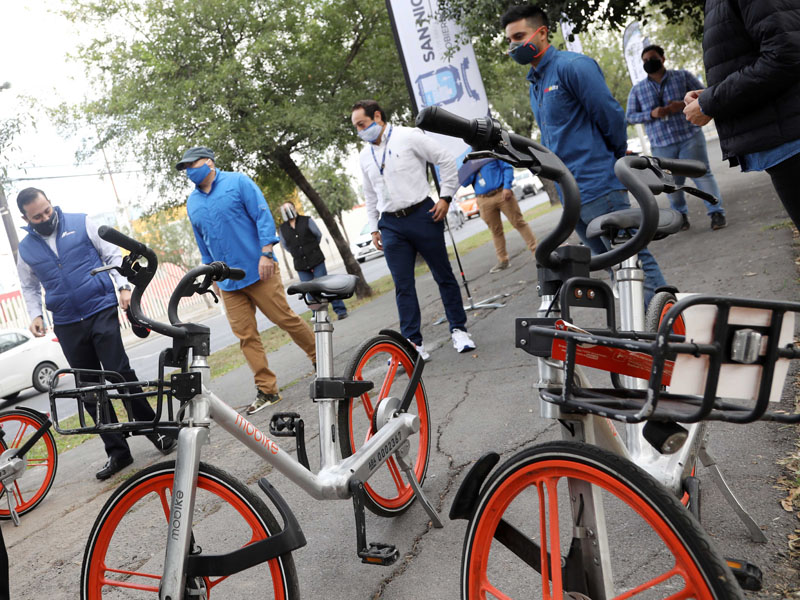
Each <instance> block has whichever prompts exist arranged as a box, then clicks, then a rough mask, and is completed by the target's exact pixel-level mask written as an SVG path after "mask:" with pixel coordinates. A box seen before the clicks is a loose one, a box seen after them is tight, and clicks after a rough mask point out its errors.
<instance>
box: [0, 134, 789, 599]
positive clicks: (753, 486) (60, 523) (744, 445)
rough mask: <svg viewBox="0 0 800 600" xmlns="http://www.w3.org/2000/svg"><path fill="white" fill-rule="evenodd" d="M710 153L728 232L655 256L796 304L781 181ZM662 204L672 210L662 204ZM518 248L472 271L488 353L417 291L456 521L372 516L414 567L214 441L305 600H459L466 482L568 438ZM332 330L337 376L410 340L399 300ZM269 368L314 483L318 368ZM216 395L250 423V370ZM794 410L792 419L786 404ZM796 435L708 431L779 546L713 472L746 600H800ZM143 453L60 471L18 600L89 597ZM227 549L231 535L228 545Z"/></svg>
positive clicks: (148, 454)
mask: <svg viewBox="0 0 800 600" xmlns="http://www.w3.org/2000/svg"><path fill="white" fill-rule="evenodd" d="M709 150H710V153H711V155H712V157H714V163H713V168H714V171H715V174H716V175H717V177H718V179H719V183H720V187H721V189H722V194H723V198H724V202H725V206H726V209H727V211H728V221H729V226H728V228H727V229H723V230H721V231H716V232H712V231H710V230H709V228H708V218H707V217H706V216H705V214H704V210H703V207H702V204H701V203H699V202H698V203H693V204H691V208H690V217H691V221H692V228H691V229H690V230H689V231H687V232H683V233H680V234H677V235H675V236H672V237H670V238H667V239H665V240H661V241H658V242H654V243H653V244H652V245H651V249H652V250H653V253H654V254H655V256H656V258H657V259H658V261H659V263H660V265H661V267H662V270H663V272H664V274H665V277H666V279H667V281H668V282H669V283H671V284H673V285H677V286H678V287H679V288H680V289H681V290H683V291H706V292H713V291H716V292H719V293H723V294H727V295H736V296H745V297H759V298H780V299H791V300H794V299H796V298H797V296H798V293H797V292H798V283H797V272H796V266H795V262H794V259H795V254H794V250H793V240H792V234H791V230H790V229H789V228H787V227H785V226H783V223H784V222H785V221H786V220H787V219H786V216H785V214H784V212H783V210H782V207H781V206H780V204H779V202H778V201H777V199H776V198H775V195H774V191H773V190H772V188H771V185H770V184H769V179H768V177H767V176H766V175H764V174H750V175H747V174H742V173H739V172H738V171H735V170H731V169H728V168H727V165H725V164H722V163H721V162H720V161H719V160H718V157H719V150H718V147H716V145H715V144H710V148H709ZM660 200H661V201H662V205H663V204H664V203H665V199H664V198H661V199H660ZM559 214H560V213H559V211H553V212H551V213H549V214H547V215H544V216H543V217H540V218H538V219H536V220H535V221H533V222H532V223H531V226H532V227H533V229H534V232H535V233H536V234H537V236H538V237H540V238H541V237H542V236H544V235H545V233H546V232H548V231H550V230H551V229H552V228H553V226H554V225H555V223H556V221H557V219H558V217H559ZM476 225H478V224H477V223H475V224H471V225H469V226H468V227H473V226H476ZM507 239H508V244H509V250H510V253H511V256H512V258H511V267H510V268H509V269H507V270H506V271H503V272H501V273H497V274H493V275H489V274H488V270H489V268H490V267H491V266H492V265H493V264H494V263H495V257H494V251H493V248H492V244H491V243H489V244H486V245H485V246H482V247H480V248H477V249H476V250H474V251H473V252H470V253H469V254H467V255H466V256H465V257H463V258H464V264H465V269H466V272H467V273H468V274H469V278H470V289H471V290H472V293H473V296H474V297H475V298H483V297H486V296H490V295H493V294H498V293H504V294H508V296H507V297H506V300H505V301H506V306H505V307H504V308H501V309H497V310H483V311H475V312H471V313H470V314H469V322H468V327H469V330H470V332H471V333H472V335H473V337H474V339H475V341H476V343H477V345H478V348H477V350H476V351H475V352H471V353H466V354H457V353H456V352H455V351H454V350H453V349H452V347H451V344H450V339H449V334H448V331H447V328H446V327H445V326H443V325H441V326H437V325H433V323H434V321H435V320H436V319H437V318H438V317H439V316H440V315H441V312H442V309H441V302H440V301H439V296H438V290H437V288H436V285H435V283H434V282H433V281H432V279H431V277H430V275H426V276H422V277H420V278H419V279H418V282H417V287H418V293H419V296H420V305H421V306H422V313H423V335H424V337H425V346H426V348H427V349H429V350H430V351H431V354H432V361H431V362H430V363H428V365H426V368H425V373H424V376H423V379H424V382H425V388H426V390H427V393H428V396H429V399H430V412H431V415H430V416H431V435H432V440H431V459H430V465H429V469H428V475H427V479H426V481H425V483H424V486H423V487H424V490H425V492H426V494H427V495H428V497H429V498H431V499H432V500H433V502H434V504H435V506H436V507H437V509H438V510H439V512H440V513H441V514H442V515H443V517H444V518H445V519H444V520H445V527H444V529H441V530H439V529H431V528H430V527H429V526H428V519H427V517H426V515H425V514H424V513H423V511H422V509H421V507H419V506H413V507H412V508H411V509H410V510H409V511H408V512H407V513H406V514H404V515H402V516H401V517H398V518H396V519H379V518H377V517H375V516H373V515H371V514H369V513H368V514H367V535H368V538H369V539H370V540H374V541H383V542H389V543H392V544H395V545H397V547H398V548H399V549H400V553H401V559H400V561H398V563H396V564H395V565H394V566H392V567H388V568H384V567H376V566H368V565H363V564H361V562H360V561H359V560H358V558H357V557H356V555H355V533H354V527H353V513H352V504H351V503H350V501H344V502H326V503H322V502H319V501H315V500H313V499H311V498H309V497H308V496H307V495H306V494H305V493H303V492H302V491H301V490H299V488H297V487H296V486H294V485H293V484H292V483H291V482H290V481H288V480H287V479H286V478H285V477H283V476H282V475H280V474H278V473H275V472H273V471H272V469H271V468H270V467H269V466H267V465H264V464H263V463H262V462H261V461H260V460H259V459H258V458H257V457H255V456H254V455H252V454H250V453H249V452H248V451H247V449H245V448H244V447H242V446H239V445H236V444H234V443H231V440H230V439H229V438H228V437H227V436H226V435H225V434H224V432H222V431H221V430H219V429H218V428H214V429H212V436H211V443H210V445H209V446H208V447H207V448H205V449H204V453H203V459H204V460H205V461H207V462H210V463H213V464H215V465H217V466H218V467H220V468H223V469H225V470H226V471H228V472H230V473H231V474H233V475H234V476H236V477H237V478H239V479H241V480H242V481H245V482H246V483H247V484H248V485H249V487H250V488H251V489H252V490H254V492H255V493H256V494H259V495H260V494H261V493H260V491H259V490H258V488H257V486H256V481H257V480H258V478H260V477H264V476H266V477H268V478H269V480H270V481H271V482H272V484H273V485H275V486H276V488H277V489H278V490H279V491H280V493H281V494H282V495H283V496H284V498H285V499H286V501H287V502H288V503H289V505H290V506H291V507H292V510H293V511H294V513H295V515H296V516H297V518H298V520H299V522H300V524H301V526H302V528H303V531H304V533H305V536H306V538H307V540H308V544H307V545H306V546H305V547H303V548H301V549H299V550H297V551H296V552H294V553H293V557H294V561H295V564H296V566H297V569H298V572H299V580H300V589H301V592H302V596H303V597H304V598H323V597H324V598H334V599H356V598H365V599H366V598H385V599H392V600H393V599H408V598H437V599H438V598H442V599H445V598H456V597H458V593H459V570H460V555H461V548H462V544H463V537H464V532H465V523H464V522H463V521H450V520H448V519H447V518H446V516H447V513H448V511H449V508H450V505H451V503H452V500H453V496H454V493H455V490H456V489H457V487H458V485H459V483H460V482H461V480H462V478H463V476H464V474H465V472H466V470H467V469H468V468H469V467H470V466H471V465H472V464H473V461H474V460H475V459H476V458H478V457H479V456H481V455H482V454H483V453H485V452H486V451H487V450H489V449H492V450H496V451H498V452H499V453H500V454H501V455H502V457H503V458H508V457H510V456H511V455H512V454H514V453H516V452H517V451H519V450H520V449H521V448H525V447H528V446H530V445H532V444H534V443H537V442H540V441H545V440H550V439H556V438H558V435H559V431H558V428H559V426H558V425H557V424H555V423H553V422H552V421H549V420H544V419H541V418H539V416H538V410H539V409H538V400H537V399H536V394H535V391H534V389H533V384H534V383H535V381H536V379H537V373H536V367H535V363H534V361H533V359H532V358H531V357H530V356H529V355H527V354H525V353H523V352H521V351H518V350H516V349H515V348H514V346H513V327H514V318H515V317H528V316H531V315H533V314H535V311H536V308H537V306H538V297H537V295H536V291H535V287H536V272H535V269H534V265H533V262H532V260H531V258H530V256H529V254H528V252H527V250H526V249H525V248H524V244H523V242H522V240H521V239H520V237H519V236H518V235H517V234H516V233H515V232H511V233H510V234H508V235H507ZM375 262H376V263H377V261H375ZM334 326H335V328H336V331H335V334H334V335H335V337H334V344H335V367H336V372H337V373H340V372H342V370H343V369H344V367H345V365H346V364H347V362H348V361H349V360H350V358H351V357H352V356H353V354H354V353H355V350H356V348H357V347H358V346H359V345H360V344H361V343H362V342H363V341H364V340H365V339H366V338H368V337H369V336H371V335H374V334H375V333H377V331H378V330H379V329H381V328H384V327H390V328H395V329H396V328H397V327H398V323H397V316H396V309H395V305H394V299H393V298H392V297H391V295H384V296H383V297H381V298H378V299H376V300H374V301H373V302H370V303H368V304H365V305H363V306H362V307H360V308H359V309H357V310H355V311H353V314H352V315H351V317H350V318H349V319H347V320H346V321H343V322H341V323H338V322H334ZM215 335H216V332H215ZM269 358H270V365H271V366H272V368H273V369H274V370H275V372H276V373H278V375H279V380H280V383H281V384H282V385H288V384H289V383H290V382H295V381H299V385H288V387H286V389H285V390H284V391H283V392H282V393H283V397H284V399H283V401H282V402H281V404H280V405H278V407H276V408H275V409H267V410H264V411H262V412H260V413H258V414H256V415H255V416H254V417H253V418H252V422H253V424H255V425H256V426H257V427H259V428H260V429H261V430H262V431H264V430H266V429H267V424H268V422H269V419H270V414H271V411H273V410H281V411H296V412H299V413H300V414H301V415H303V418H304V420H305V422H306V440H307V443H308V449H309V456H310V458H311V463H312V467H313V466H314V465H315V464H317V463H318V458H317V456H318V455H317V452H316V450H315V446H316V440H317V435H318V428H317V425H316V421H317V420H316V416H315V413H316V407H315V405H314V404H313V403H312V402H311V401H310V400H309V399H308V383H309V382H310V377H309V375H310V366H309V365H308V362H307V360H305V358H304V357H303V355H302V352H301V351H300V350H299V349H298V348H297V347H295V346H294V345H287V346H284V347H282V348H281V349H280V350H278V351H277V352H275V353H273V354H271V355H270V357H269ZM792 376H794V373H793V375H792ZM211 388H212V389H213V390H214V391H215V392H216V393H217V394H218V395H220V397H222V398H224V399H225V400H226V401H227V402H228V403H229V404H230V405H231V406H233V407H234V408H236V409H242V408H244V407H245V406H246V405H247V404H249V402H250V401H251V399H252V393H253V392H252V390H253V381H252V375H251V374H250V373H249V371H248V370H247V367H241V368H239V369H236V370H235V371H233V372H231V373H228V374H226V375H225V376H222V377H219V378H217V379H215V380H213V381H212V383H211ZM793 391H794V389H793V387H792V386H791V385H788V386H787V388H786V394H787V396H788V397H789V399H793ZM785 407H786V408H791V405H790V404H788V403H787V404H786V405H785ZM797 433H798V428H797V427H787V426H776V425H774V424H768V423H756V424H752V425H747V426H736V425H727V424H718V423H715V424H712V426H711V427H710V432H709V446H710V449H711V452H712V453H713V455H714V456H715V457H716V459H717V460H718V463H719V465H720V467H721V469H722V471H723V472H724V474H725V475H726V477H727V478H728V480H729V481H730V483H731V485H732V487H733V489H734V490H735V491H736V493H737V495H738V497H739V498H740V500H741V502H742V503H743V504H744V505H745V506H746V507H747V508H748V509H749V510H750V511H751V512H752V514H753V517H754V518H755V520H756V522H757V523H758V524H759V525H760V526H761V528H762V530H763V531H764V533H765V535H766V536H767V539H768V541H767V543H766V544H755V543H753V542H751V541H750V540H749V537H748V535H747V532H746V531H745V530H744V528H743V527H742V526H741V524H740V523H739V521H738V519H737V518H736V516H735V515H734V514H733V513H732V511H731V510H730V509H729V507H728V506H727V504H725V503H724V501H723V500H722V498H721V496H720V494H719V492H717V490H716V489H715V487H714V485H713V484H712V483H711V482H710V480H708V478H707V473H706V472H705V471H704V470H702V469H701V470H700V472H699V476H700V478H701V480H702V481H704V482H707V483H705V485H704V488H703V489H704V495H703V501H704V504H703V525H704V527H705V528H706V530H707V531H708V533H709V534H710V536H711V537H712V540H713V541H714V542H715V543H716V544H717V545H719V546H720V547H722V548H724V551H725V553H726V554H727V555H729V556H738V557H742V558H747V559H749V560H751V561H753V562H755V563H756V564H758V565H759V566H760V567H761V568H762V569H763V571H764V573H765V586H766V588H765V591H764V592H762V593H760V594H748V598H756V597H758V598H770V599H784V598H789V597H797V591H798V590H800V575H798V570H797V562H796V561H797V558H796V557H795V558H792V557H791V555H790V551H789V539H790V536H792V535H794V533H795V529H796V528H797V519H796V516H795V515H794V514H793V512H790V511H786V510H784V508H783V507H782V506H781V500H783V499H784V498H785V497H786V496H787V491H786V490H784V489H782V488H781V487H780V485H779V481H780V478H781V477H783V476H784V475H785V470H784V467H782V466H781V465H780V464H779V463H780V461H781V460H783V459H785V458H786V457H788V456H789V455H791V454H792V453H793V452H796V442H797V439H798V435H797ZM278 443H279V445H280V446H281V447H282V448H284V449H286V450H287V451H289V452H293V444H290V443H286V440H284V439H279V440H278ZM132 448H133V452H134V456H135V459H136V462H135V463H134V466H133V467H131V468H129V469H127V470H126V471H125V472H123V473H122V474H120V475H119V476H118V477H116V478H115V479H114V480H113V481H111V482H108V483H98V482H96V481H95V479H94V475H93V474H94V472H95V471H96V470H97V469H98V468H100V466H102V464H103V461H104V456H103V452H102V448H101V445H100V442H99V440H90V441H89V442H87V443H85V444H83V445H81V446H80V447H78V448H76V449H75V450H71V451H69V452H67V453H65V454H64V455H63V456H62V457H60V459H61V460H60V465H59V473H58V476H57V478H56V483H55V486H54V488H53V490H52V491H51V492H50V494H49V495H48V497H47V498H46V499H45V501H44V502H43V503H42V505H41V506H40V507H38V508H37V509H36V510H35V511H33V512H32V513H30V514H29V515H26V516H25V517H23V519H22V524H21V526H20V527H19V528H13V527H11V526H10V525H9V524H8V523H3V524H2V527H3V535H4V536H5V538H6V541H7V543H8V545H9V548H10V556H11V563H12V565H14V566H16V569H15V570H14V572H13V575H12V578H11V588H12V597H13V598H23V599H25V598H43V597H47V598H53V599H65V600H66V599H70V600H71V599H74V598H76V597H77V596H78V593H77V588H78V582H79V580H80V564H81V561H82V556H83V551H84V545H85V542H86V539H87V537H88V532H89V530H90V528H91V525H92V523H93V521H94V518H95V515H97V514H98V512H99V511H100V508H101V507H102V505H103V503H104V502H105V501H106V499H107V498H108V497H109V495H110V494H111V493H112V491H113V490H114V488H115V487H116V485H118V484H119V482H120V481H123V480H125V479H126V478H127V477H128V476H129V475H130V472H131V471H132V470H133V469H135V468H141V467H144V466H146V465H148V464H151V463H154V462H158V461H160V460H162V457H161V456H160V455H159V454H158V453H157V452H156V451H155V450H153V449H152V447H151V446H149V445H148V444H147V442H146V441H145V440H142V439H134V440H132ZM161 530H163V527H162V525H161V524H160V523H159V522H158V521H157V520H154V521H153V522H151V523H148V524H147V526H146V527H144V528H143V529H142V535H144V534H147V533H150V532H152V531H156V532H160V531H161ZM224 533H225V531H224V527H223V528H221V529H220V535H222V534H224ZM638 541H639V540H638V539H637V536H636V535H635V533H634V534H633V535H631V536H630V537H629V538H628V539H626V540H625V541H624V542H625V544H626V545H627V546H629V548H628V551H629V552H630V555H631V557H632V560H633V559H636V558H638V557H640V556H642V555H643V554H644V553H645V552H646V550H647V548H642V547H640V546H638V545H637V542H638ZM131 542H132V543H133V542H138V539H132V540H131ZM31 565H35V566H36V568H30V567H31ZM45 574H46V575H45ZM250 591H251V590H250V589H249V588H247V587H245V588H243V590H242V591H239V592H238V593H235V594H233V595H231V596H228V597H243V596H244V595H245V594H248V595H249V594H250Z"/></svg>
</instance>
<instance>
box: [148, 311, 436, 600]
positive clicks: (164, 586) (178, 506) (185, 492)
mask: <svg viewBox="0 0 800 600" xmlns="http://www.w3.org/2000/svg"><path fill="white" fill-rule="evenodd" d="M316 310H317V312H316V317H315V323H314V324H315V327H314V330H315V333H316V334H317V339H318V342H322V343H318V344H317V365H318V375H319V376H325V375H326V374H330V373H331V372H332V371H333V353H332V339H331V336H332V331H333V327H332V326H331V324H330V322H329V321H328V313H327V308H321V309H316ZM190 371H192V372H196V373H199V374H200V379H201V388H200V390H199V394H198V395H197V396H195V397H194V398H193V399H191V400H189V401H188V405H187V407H186V414H185V417H184V418H183V420H182V423H183V424H184V426H183V427H182V428H181V430H180V433H179V434H178V448H177V454H176V461H175V479H174V483H173V493H172V500H171V507H170V519H169V530H168V531H167V550H166V556H165V561H164V573H163V578H162V580H161V581H162V583H161V589H160V592H159V594H160V597H161V598H171V599H173V600H178V599H180V598H183V592H184V589H185V582H186V557H187V556H188V554H189V550H190V545H191V541H192V540H191V532H192V518H193V512H194V502H195V493H196V485H197V476H198V472H199V465H200V454H201V449H202V446H203V445H204V444H206V443H207V442H208V437H209V426H210V424H211V422H212V421H214V422H216V423H218V424H219V426H220V427H221V428H222V429H224V430H225V431H227V432H228V433H229V434H230V435H231V436H233V437H234V438H235V439H237V440H238V441H239V442H241V443H242V444H243V445H244V446H246V447H247V448H249V449H250V450H251V451H252V452H253V453H255V454H256V455H258V456H260V457H261V458H262V459H263V460H265V461H267V462H268V463H270V464H271V465H272V466H273V467H275V469H276V470H277V471H279V472H280V473H282V474H283V475H285V476H286V477H287V478H288V479H289V480H290V481H292V482H294V483H295V484H297V485H298V486H299V487H300V488H301V489H303V490H304V491H305V492H306V493H308V494H309V495H310V496H311V497H313V498H315V499H317V500H337V499H348V498H350V497H351V495H352V492H351V488H350V483H351V482H353V481H361V482H365V481H367V480H368V479H369V478H370V476H371V475H372V474H373V473H374V472H375V471H377V470H378V469H379V468H380V467H381V466H382V465H383V463H385V462H386V461H387V460H388V459H389V458H390V457H391V456H392V455H393V453H394V452H395V451H396V450H397V448H400V447H401V446H402V445H403V444H404V443H405V442H406V440H407V439H408V438H409V437H410V436H412V435H413V434H415V433H417V432H418V431H419V427H420V425H419V417H417V416H416V415H413V414H410V413H399V414H397V415H396V416H395V417H394V418H392V419H391V420H390V421H389V422H388V423H386V425H384V426H383V427H381V428H380V429H379V430H378V431H377V432H376V433H375V435H374V436H373V437H371V438H370V439H369V440H368V441H367V442H366V443H365V444H364V446H362V447H361V448H359V449H358V450H357V451H356V452H355V453H354V454H353V455H352V456H350V457H348V458H346V459H344V460H342V461H339V460H338V459H337V454H336V445H335V440H334V437H333V431H334V429H333V428H334V427H335V424H336V414H335V410H336V407H335V402H336V400H335V399H319V398H317V399H316V400H317V402H318V403H319V423H320V443H319V445H320V470H319V472H318V473H316V474H314V473H312V472H311V471H310V470H309V469H307V468H306V467H304V466H303V465H302V464H300V463H299V462H298V461H297V460H296V459H295V458H294V457H293V456H291V455H290V454H289V453H288V452H286V451H285V450H282V449H281V448H280V447H279V446H278V445H277V444H276V443H275V442H274V441H273V440H271V439H270V438H269V437H268V436H267V435H266V434H264V433H263V432H261V431H260V430H259V429H258V428H257V427H256V426H255V425H253V424H252V423H250V422H249V421H248V420H247V419H245V418H244V417H243V416H242V415H241V414H239V413H238V412H236V411H235V410H234V409H232V408H231V407H230V406H228V405H227V404H226V403H225V402H223V401H222V400H220V399H219V398H218V397H217V396H216V395H215V394H214V393H213V392H211V391H210V390H209V389H208V388H207V387H206V385H205V382H207V381H208V380H210V369H209V367H208V363H207V362H206V357H204V356H195V357H194V359H193V361H192V365H191V368H190ZM423 504H424V503H423Z"/></svg>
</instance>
